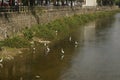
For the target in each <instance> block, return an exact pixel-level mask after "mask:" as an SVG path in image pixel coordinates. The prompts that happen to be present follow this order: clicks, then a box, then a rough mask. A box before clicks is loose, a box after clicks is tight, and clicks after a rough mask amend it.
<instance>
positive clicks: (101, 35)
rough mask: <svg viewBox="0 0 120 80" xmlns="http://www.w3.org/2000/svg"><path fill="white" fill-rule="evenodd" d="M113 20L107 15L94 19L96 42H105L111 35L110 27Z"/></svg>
mask: <svg viewBox="0 0 120 80" xmlns="http://www.w3.org/2000/svg"><path fill="white" fill-rule="evenodd" d="M113 22H114V18H113V17H107V18H104V19H99V20H97V21H96V27H95V32H96V33H95V36H96V41H97V43H101V44H103V43H105V44H106V43H107V42H109V39H110V37H111V34H110V33H111V32H110V31H111V28H112V24H113Z"/></svg>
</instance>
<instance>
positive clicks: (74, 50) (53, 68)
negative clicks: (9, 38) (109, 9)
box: [0, 13, 120, 80]
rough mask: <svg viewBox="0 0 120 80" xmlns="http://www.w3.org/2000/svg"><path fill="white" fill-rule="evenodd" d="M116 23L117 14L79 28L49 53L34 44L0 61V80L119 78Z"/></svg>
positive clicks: (118, 22) (118, 29) (119, 35)
mask: <svg viewBox="0 0 120 80" xmlns="http://www.w3.org/2000/svg"><path fill="white" fill-rule="evenodd" d="M119 25H120V13H118V14H116V15H115V16H113V17H110V18H104V19H100V20H96V21H93V22H90V23H88V24H86V25H84V26H83V27H80V28H79V29H77V30H76V31H75V32H73V33H71V34H70V36H69V37H67V38H65V39H64V40H62V41H60V42H59V43H56V45H54V46H51V47H50V52H48V53H46V52H41V51H40V48H39V47H37V48H36V50H35V52H34V51H29V52H28V51H26V52H25V53H26V54H25V55H19V56H16V57H15V59H14V60H11V61H5V62H3V63H0V80H120V43H119V41H120V27H119ZM70 38H71V39H70ZM38 46H39V45H38Z"/></svg>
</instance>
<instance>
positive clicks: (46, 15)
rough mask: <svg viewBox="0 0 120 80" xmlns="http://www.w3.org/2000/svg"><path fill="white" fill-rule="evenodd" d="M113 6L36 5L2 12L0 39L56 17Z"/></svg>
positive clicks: (0, 16)
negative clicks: (54, 6)
mask: <svg viewBox="0 0 120 80" xmlns="http://www.w3.org/2000/svg"><path fill="white" fill-rule="evenodd" d="M113 9H116V8H113V7H112V8H111V7H107V8H106V7H100V8H98V7H97V8H96V7H89V8H81V7H79V6H78V7H73V8H71V7H56V8H53V7H52V8H51V7H45V8H41V7H35V8H31V9H29V10H26V9H25V10H23V11H20V12H0V40H2V39H4V38H6V37H7V35H8V36H11V35H14V34H16V33H18V32H19V31H21V30H22V29H24V28H25V27H31V26H33V25H36V24H43V23H48V22H50V21H53V20H55V19H58V18H61V17H65V16H71V15H74V14H84V13H93V12H96V11H102V10H113Z"/></svg>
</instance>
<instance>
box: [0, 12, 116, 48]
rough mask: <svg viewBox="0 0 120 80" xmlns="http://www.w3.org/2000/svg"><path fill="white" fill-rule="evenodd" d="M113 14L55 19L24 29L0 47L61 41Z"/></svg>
mask: <svg viewBox="0 0 120 80" xmlns="http://www.w3.org/2000/svg"><path fill="white" fill-rule="evenodd" d="M115 13H116V11H113V12H96V13H92V14H80V15H74V16H71V17H64V18H61V19H57V20H55V21H53V22H50V23H48V24H43V25H35V26H33V27H32V28H30V29H28V28H26V29H24V30H23V31H22V32H21V35H17V34H16V35H14V36H13V37H10V38H7V39H5V40H4V41H0V47H3V46H5V47H11V48H26V47H29V46H30V45H31V43H30V42H31V41H33V39H34V38H37V39H38V40H43V41H46V40H49V41H55V40H58V39H59V40H61V39H63V38H65V37H66V36H68V35H69V33H71V32H72V31H74V30H76V28H78V27H80V25H84V24H85V23H88V22H90V21H93V20H95V19H98V18H104V17H109V16H112V15H113V14H115Z"/></svg>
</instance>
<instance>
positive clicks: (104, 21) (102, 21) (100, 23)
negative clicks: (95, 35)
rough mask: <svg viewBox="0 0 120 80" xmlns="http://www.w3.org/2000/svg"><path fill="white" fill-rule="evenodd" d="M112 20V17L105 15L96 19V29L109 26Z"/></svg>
mask: <svg viewBox="0 0 120 80" xmlns="http://www.w3.org/2000/svg"><path fill="white" fill-rule="evenodd" d="M113 21H114V18H113V17H106V18H102V19H98V20H96V30H101V29H102V30H103V29H106V28H110V27H111V23H113Z"/></svg>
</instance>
